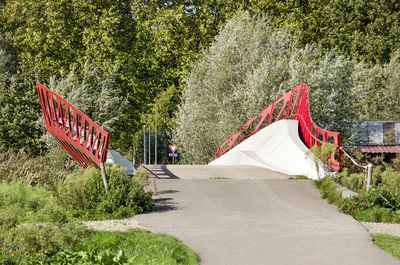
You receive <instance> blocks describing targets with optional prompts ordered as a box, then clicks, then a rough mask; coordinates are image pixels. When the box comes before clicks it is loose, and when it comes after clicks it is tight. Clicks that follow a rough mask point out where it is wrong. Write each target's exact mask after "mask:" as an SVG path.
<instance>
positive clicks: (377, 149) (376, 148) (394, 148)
mask: <svg viewBox="0 0 400 265" xmlns="http://www.w3.org/2000/svg"><path fill="white" fill-rule="evenodd" d="M358 150H360V151H361V152H363V153H400V145H364V146H359V147H358Z"/></svg>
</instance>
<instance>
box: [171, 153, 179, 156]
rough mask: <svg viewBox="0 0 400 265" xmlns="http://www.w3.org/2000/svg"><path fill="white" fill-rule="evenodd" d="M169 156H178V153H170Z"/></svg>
mask: <svg viewBox="0 0 400 265" xmlns="http://www.w3.org/2000/svg"><path fill="white" fill-rule="evenodd" d="M169 156H171V157H178V154H175V153H169Z"/></svg>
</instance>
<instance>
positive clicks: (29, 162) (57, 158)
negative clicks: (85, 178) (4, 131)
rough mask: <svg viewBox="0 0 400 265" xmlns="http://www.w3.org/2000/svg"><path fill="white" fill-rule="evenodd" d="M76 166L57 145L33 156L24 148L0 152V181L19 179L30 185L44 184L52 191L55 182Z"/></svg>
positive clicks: (55, 184) (54, 188) (54, 187)
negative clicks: (17, 150) (42, 153)
mask: <svg viewBox="0 0 400 265" xmlns="http://www.w3.org/2000/svg"><path fill="white" fill-rule="evenodd" d="M76 168H77V165H76V164H75V163H74V162H72V159H71V158H70V157H69V155H68V154H67V153H66V152H65V151H64V150H63V149H62V148H61V147H60V146H58V145H57V146H55V147H53V148H51V149H50V150H49V151H48V152H47V153H46V154H45V155H43V156H40V157H33V156H32V155H31V154H30V152H29V151H27V150H25V149H22V150H20V151H19V152H18V153H12V152H4V153H0V181H1V180H4V181H7V182H11V181H14V180H19V181H23V182H27V183H28V184H30V185H37V184H40V185H45V186H46V187H48V188H49V189H51V190H53V191H54V190H56V187H57V183H58V182H59V181H60V180H63V179H64V178H65V177H66V176H67V175H68V174H71V172H72V171H73V170H75V169H76Z"/></svg>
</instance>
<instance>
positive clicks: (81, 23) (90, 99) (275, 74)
mask: <svg viewBox="0 0 400 265" xmlns="http://www.w3.org/2000/svg"><path fill="white" fill-rule="evenodd" d="M399 48H400V3H399V2H398V1H394V0H392V1H390V0H372V1H358V0H349V1H348V0H315V1H308V0H286V1H281V0H269V1H268V0H250V1H249V0H246V1H234V0H213V1H201V0H192V1H190V0H186V1H185V0H177V1H163V0H158V1H153V0H147V1H132V0H130V1H128V0H119V1H115V0H112V1H111V0H104V1H95V0H59V1H52V0H24V1H20V0H2V1H0V151H1V152H5V151H8V150H12V151H18V150H20V149H21V148H28V149H29V150H30V151H31V152H32V154H34V155H39V154H43V153H45V152H46V151H47V150H48V148H49V144H48V143H47V142H46V137H44V134H45V130H44V128H43V121H42V120H41V112H40V106H39V101H38V97H37V92H36V88H35V82H36V81H38V82H40V83H42V84H45V85H47V86H49V87H50V88H51V89H53V90H55V91H56V92H57V93H60V94H61V95H62V96H64V97H66V98H67V100H69V101H71V102H72V103H73V104H74V105H76V106H78V107H79V108H82V110H83V111H84V112H85V113H86V114H88V116H89V117H92V118H93V119H94V120H95V121H96V122H98V123H100V124H102V126H103V127H105V128H107V129H108V130H109V131H110V133H111V148H113V149H117V150H119V151H122V152H123V153H124V154H126V155H131V154H132V152H133V150H135V151H134V152H135V155H136V158H137V160H136V162H143V161H141V160H140V159H142V156H143V155H142V153H141V152H142V148H141V145H142V142H143V139H142V138H141V137H142V136H141V135H142V133H143V132H142V130H143V125H144V124H146V125H147V127H149V126H150V127H151V126H153V127H154V111H155V110H154V106H153V105H151V104H154V103H156V104H157V112H158V129H159V131H160V132H161V133H160V135H159V143H160V144H159V150H160V156H159V157H163V158H165V159H166V156H165V153H166V152H167V149H166V144H167V143H168V142H169V143H171V142H174V143H177V144H179V151H181V152H182V155H183V157H184V158H185V157H186V159H184V160H182V161H186V162H191V163H194V162H196V163H204V162H206V161H207V159H209V158H210V155H212V152H213V151H212V150H216V147H217V146H218V145H219V144H220V143H221V139H224V137H225V138H227V137H229V136H230V135H231V133H232V132H234V131H235V130H236V129H237V128H240V127H241V125H242V124H243V121H244V120H246V119H247V118H249V117H252V116H253V115H254V113H255V112H258V111H259V110H261V108H262V107H267V106H268V104H269V103H270V102H271V100H272V101H273V100H274V99H276V98H277V97H278V96H279V94H281V93H283V92H286V91H288V90H289V89H291V88H293V87H294V86H295V85H297V84H298V82H304V83H307V84H309V87H310V90H311V98H313V97H314V98H315V99H314V100H315V104H314V105H315V107H314V109H313V105H311V112H312V115H313V117H314V119H315V121H316V122H317V123H318V122H319V124H320V125H321V127H325V128H328V129H339V130H340V126H341V123H342V122H343V121H346V120H357V119H360V120H361V119H364V120H399V119H400V103H399V102H400V82H399V81H400V71H399V70H400V59H399V56H400V55H399V53H398V52H397V50H398V49H399ZM239 77H240V78H239ZM207 80H208V81H207ZM256 88H257V89H256ZM267 88H268V89H267ZM252 89H253V90H252ZM210 91H213V93H208V92H210ZM241 93H242V94H241ZM271 93H272V94H273V95H277V97H275V96H273V97H271V98H268V97H266V95H270V94H271ZM228 95H236V98H235V100H234V101H232V100H231V101H229V100H226V98H228ZM264 96H265V97H266V98H265V100H260V98H262V97H264ZM215 99H218V100H215ZM241 99H243V100H245V102H247V103H249V104H242V103H243V102H241V101H240V100H241ZM246 100H247V101H246ZM222 102H223V103H224V104H223V105H220V106H228V105H227V103H230V104H231V107H230V108H226V109H223V108H222V107H221V108H219V107H218V106H219V105H218V104H221V103H222ZM253 102H255V103H254V104H250V103H253ZM318 103H319V104H318ZM237 106H248V109H245V108H244V107H242V108H238V107H237ZM218 109H222V110H220V111H218ZM332 115H333V116H332ZM335 115H336V116H335ZM224 117H225V118H224ZM226 117H227V118H226ZM228 124H232V125H230V126H229V127H226V126H227V125H228ZM225 125H226V126H225ZM213 128H214V129H215V128H216V129H215V131H214V129H213ZM153 141H154V139H153Z"/></svg>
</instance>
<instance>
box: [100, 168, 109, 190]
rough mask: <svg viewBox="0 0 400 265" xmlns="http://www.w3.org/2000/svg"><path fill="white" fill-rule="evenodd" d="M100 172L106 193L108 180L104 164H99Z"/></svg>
mask: <svg viewBox="0 0 400 265" xmlns="http://www.w3.org/2000/svg"><path fill="white" fill-rule="evenodd" d="M100 171H101V176H102V177H103V183H104V188H105V190H106V192H108V180H107V174H106V169H105V167H104V163H100Z"/></svg>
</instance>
